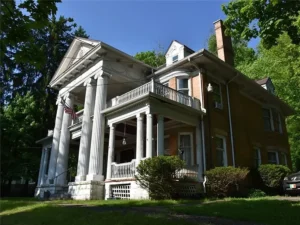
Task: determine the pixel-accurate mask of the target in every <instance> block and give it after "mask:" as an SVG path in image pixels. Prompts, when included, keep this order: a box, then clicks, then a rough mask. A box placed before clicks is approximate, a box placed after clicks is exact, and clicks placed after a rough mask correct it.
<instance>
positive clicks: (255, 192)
mask: <svg viewBox="0 0 300 225" xmlns="http://www.w3.org/2000/svg"><path fill="white" fill-rule="evenodd" d="M265 196H267V194H266V193H265V192H264V191H262V190H259V189H251V190H250V191H249V195H248V197H249V198H260V197H265Z"/></svg>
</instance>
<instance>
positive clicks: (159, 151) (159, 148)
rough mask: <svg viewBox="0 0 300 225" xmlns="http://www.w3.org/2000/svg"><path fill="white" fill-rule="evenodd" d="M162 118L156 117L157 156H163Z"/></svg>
mask: <svg viewBox="0 0 300 225" xmlns="http://www.w3.org/2000/svg"><path fill="white" fill-rule="evenodd" d="M164 129H165V128H164V117H163V116H162V115H158V116H157V155H164V149H165V147H164V139H165V137H164Z"/></svg>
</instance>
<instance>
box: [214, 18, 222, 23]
mask: <svg viewBox="0 0 300 225" xmlns="http://www.w3.org/2000/svg"><path fill="white" fill-rule="evenodd" d="M219 22H220V23H222V24H223V20H221V19H218V20H216V21H215V22H214V24H216V23H219Z"/></svg>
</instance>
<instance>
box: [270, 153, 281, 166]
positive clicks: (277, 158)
mask: <svg viewBox="0 0 300 225" xmlns="http://www.w3.org/2000/svg"><path fill="white" fill-rule="evenodd" d="M269 152H275V153H276V165H279V157H278V151H275V150H268V153H269ZM268 163H269V157H268Z"/></svg>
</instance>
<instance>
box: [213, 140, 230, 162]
mask: <svg viewBox="0 0 300 225" xmlns="http://www.w3.org/2000/svg"><path fill="white" fill-rule="evenodd" d="M216 137H217V138H221V139H222V140H223V146H224V150H223V157H224V165H223V166H224V167H226V166H228V161H227V146H226V137H225V136H222V135H216ZM216 150H218V148H216Z"/></svg>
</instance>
